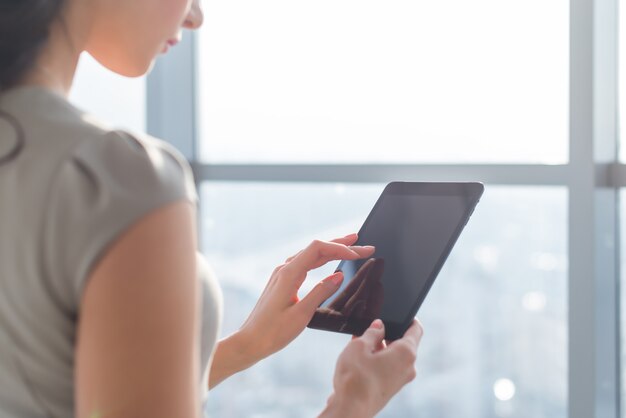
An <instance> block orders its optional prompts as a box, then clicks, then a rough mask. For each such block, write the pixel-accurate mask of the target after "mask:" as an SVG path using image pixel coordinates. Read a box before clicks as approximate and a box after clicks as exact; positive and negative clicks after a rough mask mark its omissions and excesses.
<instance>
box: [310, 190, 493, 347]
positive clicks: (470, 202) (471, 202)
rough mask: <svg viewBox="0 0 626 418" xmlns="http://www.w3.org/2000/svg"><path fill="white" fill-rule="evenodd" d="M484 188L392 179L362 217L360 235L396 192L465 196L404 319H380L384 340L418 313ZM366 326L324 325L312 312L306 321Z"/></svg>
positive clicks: (349, 330)
mask: <svg viewBox="0 0 626 418" xmlns="http://www.w3.org/2000/svg"><path fill="white" fill-rule="evenodd" d="M483 191H484V185H483V184H482V183H479V182H462V183H459V182H454V183H453V182H445V183H432V182H392V183H389V184H388V185H387V186H386V187H385V188H384V190H383V192H382V193H381V195H380V196H379V198H378V200H377V201H376V203H375V204H374V207H373V208H372V210H371V211H370V213H369V215H368V216H367V218H366V219H365V222H364V223H363V226H362V227H361V228H360V230H359V235H360V236H362V235H363V231H365V230H366V228H367V227H368V225H369V222H370V220H371V219H372V218H373V215H374V214H375V213H376V211H377V209H378V207H379V206H380V202H382V201H383V199H384V198H385V197H386V196H388V195H396V194H401V195H410V196H416V195H420V196H433V195H434V196H437V195H438V196H442V195H445V196H460V197H465V198H466V199H467V209H466V211H465V213H464V214H463V217H462V218H460V219H459V223H458V225H457V227H456V229H455V231H454V232H453V234H452V235H451V237H450V239H449V241H448V242H447V244H446V247H445V249H444V251H442V253H441V255H440V256H439V259H438V260H437V262H436V264H435V267H434V269H433V271H432V273H431V275H430V277H428V279H427V280H426V282H425V284H424V286H423V287H422V289H421V291H420V293H419V295H418V297H417V299H416V301H415V303H414V305H413V306H412V308H411V310H410V311H409V312H408V314H407V316H406V318H405V319H404V321H402V322H390V321H387V320H383V321H384V323H385V338H386V339H387V340H395V339H398V338H400V337H402V335H404V332H405V331H406V330H407V328H408V327H409V326H410V325H411V322H412V320H413V318H414V317H415V315H416V314H417V311H418V310H419V308H420V306H421V305H422V303H423V302H424V299H425V298H426V295H427V294H428V292H429V291H430V288H431V287H432V285H433V283H434V282H435V279H436V278H437V276H438V275H439V272H440V271H441V268H442V267H443V264H444V263H445V261H446V259H447V258H448V256H449V255H450V252H451V251H452V248H453V247H454V244H455V243H456V241H457V240H458V238H459V236H460V235H461V232H462V231H463V228H464V227H465V225H466V224H467V221H468V220H469V218H470V217H471V215H472V213H473V212H474V208H475V207H476V204H477V203H478V201H479V200H480V197H481V196H482V194H483ZM355 245H367V243H362V242H360V239H359V241H357V242H356V244H355ZM343 263H344V261H342V262H340V263H339V265H338V266H337V268H336V270H335V271H339V270H341V267H342V265H343ZM369 325H370V323H369V321H363V320H358V319H355V318H352V319H350V321H348V322H347V323H345V324H343V327H342V328H341V329H335V328H331V327H330V326H327V325H323V324H321V323H320V322H318V321H316V317H315V315H313V318H312V319H311V322H309V324H308V327H309V328H314V329H321V330H326V331H333V332H340V333H345V334H352V335H361V334H362V333H363V332H364V331H365V330H366V329H367V328H368V327H369Z"/></svg>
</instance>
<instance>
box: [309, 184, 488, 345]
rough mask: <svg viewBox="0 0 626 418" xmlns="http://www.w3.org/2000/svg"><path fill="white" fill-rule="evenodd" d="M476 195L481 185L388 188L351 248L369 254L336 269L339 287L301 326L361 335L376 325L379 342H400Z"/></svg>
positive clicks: (447, 253)
mask: <svg viewBox="0 0 626 418" xmlns="http://www.w3.org/2000/svg"><path fill="white" fill-rule="evenodd" d="M483 190H484V186H483V185H482V184H481V183H409V182H393V183H390V184H388V185H387V186H386V187H385V189H384V190H383V192H382V194H381V196H380V197H379V198H378V200H377V201H376V204H375V205H374V208H373V209H372V211H371V212H370V214H369V215H368V217H367V219H366V220H365V223H364V224H363V226H362V227H361V229H360V231H359V239H358V241H357V243H356V244H355V245H374V246H375V247H376V251H375V253H374V254H373V255H372V256H371V257H369V258H367V259H360V260H344V261H342V262H340V263H339V266H338V267H337V269H336V271H342V272H343V273H344V280H343V282H342V284H341V287H340V288H339V289H338V290H337V292H335V294H333V296H331V297H330V298H329V299H327V300H326V301H325V302H324V303H322V305H320V307H319V308H317V310H316V312H315V314H314V315H313V318H312V319H311V321H310V322H309V324H308V326H309V327H310V328H316V329H322V330H327V331H335V332H342V333H346V334H352V335H361V334H362V333H363V332H364V331H365V330H366V329H367V328H368V327H369V325H370V324H371V322H372V321H373V320H374V319H376V318H380V319H382V320H383V322H384V324H385V338H386V339H388V340H394V339H398V338H400V337H402V335H403V334H404V332H405V331H406V330H407V328H408V327H409V326H410V325H411V322H412V321H413V318H414V317H415V315H416V314H417V311H418V309H419V308H420V306H421V305H422V302H424V298H426V295H427V294H428V291H429V290H430V287H431V286H432V284H433V282H434V281H435V278H436V277H437V274H438V273H439V271H440V270H441V267H442V266H443V263H444V262H445V261H446V258H447V257H448V255H449V254H450V251H451V250H452V247H453V246H454V244H455V242H456V240H457V238H458V237H459V235H460V234H461V231H462V230H463V227H464V226H465V224H466V223H467V221H468V220H469V218H470V216H471V215H472V213H473V211H474V208H475V207H476V204H477V203H478V200H479V199H480V197H481V195H482V193H483Z"/></svg>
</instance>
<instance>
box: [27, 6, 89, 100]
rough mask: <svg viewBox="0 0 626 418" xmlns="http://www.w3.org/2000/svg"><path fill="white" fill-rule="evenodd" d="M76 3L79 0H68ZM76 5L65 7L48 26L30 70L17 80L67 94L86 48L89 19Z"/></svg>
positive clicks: (63, 94)
mask: <svg viewBox="0 0 626 418" xmlns="http://www.w3.org/2000/svg"><path fill="white" fill-rule="evenodd" d="M69 3H70V5H72V6H76V5H77V4H80V2H69ZM86 17H87V16H85V15H84V13H82V15H81V11H80V10H78V8H77V7H68V8H67V9H66V11H65V13H63V15H62V17H61V18H60V19H57V20H56V21H55V22H54V23H53V24H52V26H51V27H50V36H49V38H48V41H47V43H46V45H45V47H44V48H43V50H42V51H41V53H40V55H39V57H38V59H37V61H36V63H35V65H34V66H33V68H32V70H31V71H30V72H29V73H28V74H26V76H25V77H24V78H23V79H22V81H21V82H20V84H22V85H38V86H42V87H45V88H48V89H49V90H52V91H54V92H56V93H58V94H60V95H62V96H63V97H68V96H69V93H70V89H71V88H72V83H73V81H74V75H75V73H76V67H77V66H78V60H79V58H80V54H81V52H82V51H84V50H85V48H86V43H87V39H88V34H89V24H87V23H86V22H88V21H89V20H88V19H86Z"/></svg>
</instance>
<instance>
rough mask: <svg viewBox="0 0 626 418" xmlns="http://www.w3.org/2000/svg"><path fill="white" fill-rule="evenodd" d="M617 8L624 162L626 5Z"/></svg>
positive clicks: (624, 155)
mask: <svg viewBox="0 0 626 418" xmlns="http://www.w3.org/2000/svg"><path fill="white" fill-rule="evenodd" d="M618 9H619V24H618V31H619V40H618V42H617V45H618V48H619V51H618V56H619V58H618V59H619V63H618V68H619V74H618V78H619V82H618V83H617V84H618V86H619V98H618V101H619V104H620V105H619V106H618V111H619V124H618V127H619V130H620V132H619V142H620V144H619V158H620V161H622V162H626V143H624V140H625V139H624V138H625V135H624V129H626V105H625V104H626V5H624V3H623V2H620V5H619V7H618Z"/></svg>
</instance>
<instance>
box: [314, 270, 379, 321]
mask: <svg viewBox="0 0 626 418" xmlns="http://www.w3.org/2000/svg"><path fill="white" fill-rule="evenodd" d="M384 270H385V261H384V260H383V259H382V258H370V259H369V260H367V261H366V262H365V263H364V264H363V265H362V266H361V268H360V269H359V270H358V271H357V272H356V273H355V275H354V277H353V278H352V280H351V281H350V283H348V285H347V286H346V288H345V289H344V290H343V291H342V292H341V293H339V295H337V297H336V298H335V299H334V300H333V302H332V303H330V304H329V305H328V306H327V307H320V308H317V310H316V311H315V322H316V323H317V324H319V325H322V326H323V325H326V326H328V327H332V328H335V329H339V330H344V328H345V327H346V326H347V322H348V320H349V319H359V320H367V321H372V320H374V319H376V318H378V317H379V315H380V312H381V310H382V307H383V299H384V293H383V284H382V282H381V278H382V276H383V271H384Z"/></svg>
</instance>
